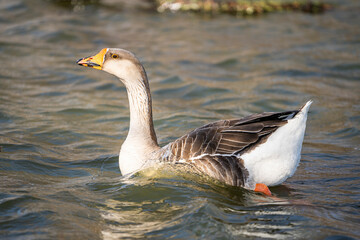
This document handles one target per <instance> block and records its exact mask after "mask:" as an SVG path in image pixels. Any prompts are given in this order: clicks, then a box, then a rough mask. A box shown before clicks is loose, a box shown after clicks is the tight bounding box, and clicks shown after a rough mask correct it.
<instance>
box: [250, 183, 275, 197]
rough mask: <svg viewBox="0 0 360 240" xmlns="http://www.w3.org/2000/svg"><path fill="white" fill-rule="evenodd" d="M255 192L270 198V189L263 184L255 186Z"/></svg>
mask: <svg viewBox="0 0 360 240" xmlns="http://www.w3.org/2000/svg"><path fill="white" fill-rule="evenodd" d="M254 191H255V192H261V193H263V194H265V195H267V196H271V192H270V189H269V188H268V186H266V185H265V184H263V183H257V184H256V185H255V189H254Z"/></svg>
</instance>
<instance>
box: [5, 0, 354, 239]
mask: <svg viewBox="0 0 360 240" xmlns="http://www.w3.org/2000/svg"><path fill="white" fill-rule="evenodd" d="M171 2H172V3H174V1H171ZM215 2H219V1H215ZM237 2H238V3H241V2H244V1H237ZM177 3H178V5H165V7H164V5H161V4H164V1H157V2H154V1H142V0H136V1H117V0H92V1H90V0H89V1H85V0H83V1H81V0H72V1H64V0H53V1H51V0H1V1H0V63H1V64H0V238H1V239H80V238H83V239H144V238H146V239H171V238H173V239H242V238H249V239H262V238H264V239H329V240H330V239H331V240H335V239H356V238H359V237H360V230H359V228H358V225H359V223H360V222H359V219H360V218H359V216H360V204H359V199H360V152H359V144H360V137H359V136H360V135H359V133H360V132H359V128H360V104H359V100H360V15H359V12H360V2H359V1H357V0H345V1H341V0H329V1H323V2H321V3H324V4H327V5H326V7H325V8H324V11H319V12H318V13H316V14H311V13H309V11H305V12H304V11H302V10H299V9H298V10H296V9H295V11H292V10H291V9H288V10H284V9H278V10H276V11H269V12H268V13H262V12H258V13H256V12H255V13H254V14H252V13H253V12H254V11H250V10H248V11H246V10H245V12H244V11H239V12H236V11H235V12H234V11H232V12H228V13H230V14H228V13H225V14H224V13H223V12H221V11H216V10H211V9H210V11H207V12H206V11H205V10H201V9H200V10H195V11H193V10H192V11H186V9H185V10H181V6H183V5H179V3H181V2H179V1H177ZM254 3H256V4H257V3H259V1H250V3H249V2H247V3H246V4H254ZM160 6H163V7H162V8H159V7H160ZM166 6H168V7H166ZM174 6H175V7H174ZM246 9H247V8H246ZM293 10H294V9H293ZM310 12H312V11H310ZM247 13H251V14H247ZM104 47H118V48H124V49H127V50H130V51H132V52H134V53H135V54H136V55H137V56H138V57H139V58H140V60H141V61H142V62H143V64H144V66H145V69H146V70H147V74H148V77H149V81H150V87H151V90H152V98H153V108H154V110H153V113H154V120H155V128H156V131H157V135H158V140H159V142H160V144H161V145H165V144H167V143H168V142H170V141H172V140H174V139H176V138H177V137H180V136H182V135H183V134H185V133H186V132H188V131H190V130H192V129H194V128H196V127H199V126H202V125H203V124H206V123H208V122H211V121H216V120H219V119H231V118H240V117H243V116H246V115H249V114H252V113H259V112H266V111H284V110H292V109H297V108H299V107H300V106H301V105H303V104H304V103H305V102H306V101H307V100H309V99H312V100H313V101H314V103H313V105H312V106H311V110H310V114H309V116H308V124H307V132H306V135H305V139H304V145H303V150H302V153H303V154H302V159H301V162H300V165H299V167H298V169H297V171H296V173H295V175H294V176H293V177H292V178H290V179H288V180H287V181H286V182H285V183H284V184H282V185H281V186H278V187H274V188H271V191H272V192H273V193H274V195H275V196H276V197H275V198H268V197H264V196H262V195H259V194H255V193H253V192H249V191H247V190H244V189H238V188H233V187H229V186H224V185H219V184H216V183H211V182H207V181H203V180H201V179H198V178H196V177H194V176H186V175H184V174H176V173H172V172H168V171H163V172H161V173H158V174H157V175H151V176H144V175H142V174H138V175H135V176H133V177H131V178H123V177H122V176H121V174H120V171H119V168H118V152H119V149H120V146H121V144H122V142H123V141H124V139H125V137H126V134H127V130H128V123H129V110H128V102H127V96H126V91H125V88H124V86H123V85H122V84H121V83H120V82H119V81H118V80H117V79H116V78H115V77H114V76H111V75H109V74H106V73H104V72H101V71H97V70H94V69H86V68H81V67H79V66H77V65H76V61H77V60H78V59H79V58H82V57H85V56H89V55H92V54H95V53H97V52H98V51H99V50H101V49H102V48H104Z"/></svg>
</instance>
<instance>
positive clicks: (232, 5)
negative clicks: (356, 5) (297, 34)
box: [156, 0, 330, 16]
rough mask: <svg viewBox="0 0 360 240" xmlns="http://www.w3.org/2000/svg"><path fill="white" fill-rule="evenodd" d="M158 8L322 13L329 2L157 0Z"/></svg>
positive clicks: (235, 13) (163, 9) (202, 10)
mask: <svg viewBox="0 0 360 240" xmlns="http://www.w3.org/2000/svg"><path fill="white" fill-rule="evenodd" d="M156 4H157V10H158V11H159V12H163V11H173V12H175V11H192V12H202V13H211V14H214V13H215V14H217V13H228V14H233V15H244V16H247V15H259V14H263V13H270V12H275V11H302V12H307V13H322V12H324V11H325V10H327V9H329V8H330V5H329V4H325V3H323V2H321V1H310V0H156Z"/></svg>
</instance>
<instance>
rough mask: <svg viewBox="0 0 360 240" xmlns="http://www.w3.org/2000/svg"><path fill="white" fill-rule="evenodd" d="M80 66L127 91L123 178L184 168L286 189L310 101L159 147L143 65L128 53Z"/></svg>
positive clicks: (246, 184) (114, 52) (264, 188)
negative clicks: (114, 79)
mask: <svg viewBox="0 0 360 240" xmlns="http://www.w3.org/2000/svg"><path fill="white" fill-rule="evenodd" d="M77 64H78V65H81V66H85V67H90V68H95V69H98V70H103V71H105V72H108V73H110V74H113V75H115V76H116V77H117V78H119V79H120V81H121V82H122V83H123V84H124V85H125V87H126V90H127V95H128V100H129V108H130V127H129V131H128V135H127V137H126V139H125V141H124V142H123V144H122V146H121V149H120V154H119V168H120V171H121V173H122V175H128V174H130V175H131V174H132V173H135V172H138V171H140V170H143V169H145V168H147V167H149V166H153V165H157V164H163V163H166V164H174V165H176V164H181V165H187V166H190V168H191V169H192V171H194V172H197V173H199V174H202V175H204V176H208V177H210V178H215V179H216V180H218V181H220V182H223V183H225V184H229V185H232V186H237V187H242V188H245V189H248V190H252V191H255V192H260V193H263V194H265V195H269V196H271V191H270V190H269V188H268V187H269V186H276V185H279V184H281V183H283V182H284V181H285V180H286V179H287V178H289V177H291V176H292V175H293V174H294V172H295V170H296V168H297V166H298V165H299V162H300V154H301V147H302V142H303V139H304V133H305V127H306V120H307V114H308V111H309V107H310V105H311V103H312V101H311V100H310V101H308V102H307V103H306V104H305V105H303V106H302V107H301V108H300V109H299V110H293V111H285V112H265V113H260V114H252V115H250V116H247V117H244V118H240V119H231V120H219V121H216V122H212V123H209V124H207V125H205V126H202V127H199V128H196V129H194V130H192V131H190V132H189V133H187V134H185V135H184V136H182V137H180V138H178V139H176V140H175V141H173V142H170V143H169V144H167V145H165V146H164V147H160V146H159V144H158V142H157V137H156V134H155V130H154V124H153V115H152V101H151V94H150V88H149V82H148V78H147V75H146V72H145V69H144V67H143V65H142V64H141V63H140V61H139V59H138V58H137V57H136V56H135V55H134V54H133V53H131V52H129V51H127V50H124V49H119V48H104V49H102V50H101V51H100V52H99V53H97V54H96V55H94V56H91V57H85V58H81V59H79V60H78V61H77Z"/></svg>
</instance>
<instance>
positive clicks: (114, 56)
mask: <svg viewBox="0 0 360 240" xmlns="http://www.w3.org/2000/svg"><path fill="white" fill-rule="evenodd" d="M111 57H112V58H114V59H116V58H119V55H117V54H112V55H111Z"/></svg>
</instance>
